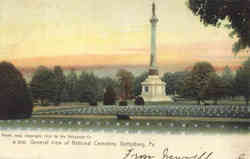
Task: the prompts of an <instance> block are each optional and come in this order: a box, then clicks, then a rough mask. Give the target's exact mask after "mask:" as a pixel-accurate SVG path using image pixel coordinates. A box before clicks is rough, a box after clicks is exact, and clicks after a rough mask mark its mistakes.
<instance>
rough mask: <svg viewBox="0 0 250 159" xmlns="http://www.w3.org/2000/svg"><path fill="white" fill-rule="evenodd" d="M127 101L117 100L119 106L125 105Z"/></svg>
mask: <svg viewBox="0 0 250 159" xmlns="http://www.w3.org/2000/svg"><path fill="white" fill-rule="evenodd" d="M127 105H128V102H127V101H126V100H122V101H120V102H119V106H127Z"/></svg>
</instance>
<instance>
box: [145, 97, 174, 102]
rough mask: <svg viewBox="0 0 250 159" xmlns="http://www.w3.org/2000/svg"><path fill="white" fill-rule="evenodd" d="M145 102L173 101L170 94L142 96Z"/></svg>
mask: <svg viewBox="0 0 250 159" xmlns="http://www.w3.org/2000/svg"><path fill="white" fill-rule="evenodd" d="M142 98H143V99H144V101H145V102H173V99H172V98H171V97H170V96H158V97H148V96H142Z"/></svg>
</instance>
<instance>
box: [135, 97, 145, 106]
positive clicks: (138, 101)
mask: <svg viewBox="0 0 250 159" xmlns="http://www.w3.org/2000/svg"><path fill="white" fill-rule="evenodd" d="M144 104H145V102H144V99H143V98H142V97H136V98H135V105H144Z"/></svg>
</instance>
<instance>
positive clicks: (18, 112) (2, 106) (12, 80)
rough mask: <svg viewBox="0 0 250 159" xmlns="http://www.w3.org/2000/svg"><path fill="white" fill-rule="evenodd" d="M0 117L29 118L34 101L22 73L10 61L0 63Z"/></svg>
mask: <svg viewBox="0 0 250 159" xmlns="http://www.w3.org/2000/svg"><path fill="white" fill-rule="evenodd" d="M0 77H1V78H0V90H1V91H0V119H18V118H28V117H30V116H31V114H32V108H33V103H32V99H31V95H30V90H29V88H28V87H27V85H26V82H25V80H24V78H23V76H22V74H21V73H20V72H19V71H18V70H17V69H16V68H15V66H14V65H12V64H11V63H8V62H1V63H0Z"/></svg>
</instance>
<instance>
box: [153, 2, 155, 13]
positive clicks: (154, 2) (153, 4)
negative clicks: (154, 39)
mask: <svg viewBox="0 0 250 159" xmlns="http://www.w3.org/2000/svg"><path fill="white" fill-rule="evenodd" d="M152 12H153V16H155V2H153V4H152Z"/></svg>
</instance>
